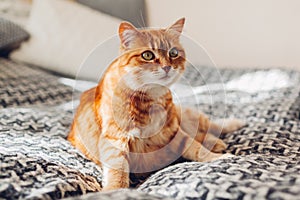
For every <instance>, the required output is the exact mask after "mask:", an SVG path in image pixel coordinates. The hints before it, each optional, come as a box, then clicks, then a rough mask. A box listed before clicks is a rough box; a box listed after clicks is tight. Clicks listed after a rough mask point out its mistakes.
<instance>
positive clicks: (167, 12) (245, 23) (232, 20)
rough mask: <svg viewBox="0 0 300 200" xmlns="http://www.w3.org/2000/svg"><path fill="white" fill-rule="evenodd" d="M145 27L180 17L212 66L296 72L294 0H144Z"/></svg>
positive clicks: (298, 33) (299, 61)
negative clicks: (292, 69)
mask: <svg viewBox="0 0 300 200" xmlns="http://www.w3.org/2000/svg"><path fill="white" fill-rule="evenodd" d="M147 7H148V10H147V11H148V15H149V23H150V26H153V27H165V26H167V25H169V24H170V23H172V22H174V21H175V20H176V19H178V18H180V17H182V16H185V17H186V27H185V33H186V34H187V35H189V36H191V37H192V38H193V39H195V40H196V41H197V42H198V43H200V44H202V45H203V46H204V47H205V48H206V50H207V51H208V53H209V54H210V56H211V57H212V59H213V60H214V61H215V63H216V64H217V66H220V67H223V66H232V67H241V66H242V67H250V66H251V67H271V66H274V67H289V68H291V67H293V68H298V69H299V70H300V1H299V0H248V1H246V0H186V1H183V0H147Z"/></svg>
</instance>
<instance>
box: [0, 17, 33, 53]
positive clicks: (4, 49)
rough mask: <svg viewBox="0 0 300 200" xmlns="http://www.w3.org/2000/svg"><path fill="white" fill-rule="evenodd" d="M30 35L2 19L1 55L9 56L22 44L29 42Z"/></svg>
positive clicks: (0, 27)
mask: <svg viewBox="0 0 300 200" xmlns="http://www.w3.org/2000/svg"><path fill="white" fill-rule="evenodd" d="M28 38H29V34H28V33H27V32H26V31H25V30H24V29H23V28H21V27H20V26H18V25H16V24H14V23H12V22H11V21H9V20H6V19H4V18H0V55H1V56H3V55H7V54H8V53H9V52H10V51H11V50H13V49H15V48H17V47H18V46H19V45H20V44H21V42H23V41H24V40H27V39H28Z"/></svg>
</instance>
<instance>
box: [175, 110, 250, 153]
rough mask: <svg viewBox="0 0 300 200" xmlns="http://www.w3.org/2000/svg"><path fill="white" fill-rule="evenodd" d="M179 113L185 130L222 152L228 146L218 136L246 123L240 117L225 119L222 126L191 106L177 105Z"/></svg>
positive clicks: (208, 146) (181, 124)
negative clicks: (181, 106)
mask: <svg viewBox="0 0 300 200" xmlns="http://www.w3.org/2000/svg"><path fill="white" fill-rule="evenodd" d="M177 113H180V115H179V116H180V127H181V128H182V129H183V131H185V132H186V133H187V134H189V135H190V136H191V137H192V138H194V139H195V140H196V141H198V142H200V143H201V144H203V146H205V147H206V148H207V149H209V150H210V151H212V152H215V153H221V152H223V151H224V150H225V149H226V147H227V145H226V144H225V143H224V142H223V141H222V140H221V139H219V138H218V136H220V135H221V134H226V133H230V132H233V131H235V130H238V129H239V128H241V127H243V126H244V125H245V124H244V123H243V122H242V121H241V120H238V119H225V120H223V124H224V126H221V125H219V124H218V123H215V122H212V121H211V120H209V118H208V117H207V116H206V115H205V114H203V113H199V112H197V111H195V110H193V109H190V108H179V107H177ZM221 122H222V121H221Z"/></svg>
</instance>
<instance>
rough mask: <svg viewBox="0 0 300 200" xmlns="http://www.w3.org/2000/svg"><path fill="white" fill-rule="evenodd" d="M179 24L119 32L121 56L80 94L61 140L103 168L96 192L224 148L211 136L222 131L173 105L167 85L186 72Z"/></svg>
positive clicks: (236, 124) (123, 27)
mask: <svg viewBox="0 0 300 200" xmlns="http://www.w3.org/2000/svg"><path fill="white" fill-rule="evenodd" d="M184 22H185V19H184V18H182V19H179V20H178V21H176V22H175V23H174V24H173V25H171V26H170V27H168V28H166V29H159V30H138V29H136V28H135V27H134V26H133V25H132V24H130V23H128V22H123V23H121V24H120V27H119V36H120V39H121V56H120V57H119V58H117V59H116V60H115V61H113V63H112V64H111V65H110V66H109V68H108V69H107V70H106V72H105V74H104V76H103V77H102V80H100V82H99V84H98V86H97V87H95V88H92V89H90V90H88V91H86V92H84V93H83V94H82V97H81V102H80V105H79V107H78V108H77V113H76V115H75V118H74V121H73V125H72V127H71V131H70V133H69V136H68V140H69V141H70V142H71V143H72V144H73V145H74V146H75V147H77V148H78V149H80V150H81V151H82V152H83V153H84V154H85V155H86V156H87V157H88V158H89V159H91V160H93V161H94V162H96V163H97V164H99V165H100V166H101V167H102V169H103V183H102V185H103V190H112V189H117V188H127V187H129V183H130V180H129V173H130V172H132V173H146V172H150V171H153V170H157V169H159V168H162V167H164V166H166V165H168V164H170V163H172V162H173V161H175V160H176V159H177V158H179V157H180V156H182V157H183V158H186V159H189V160H193V161H199V162H206V161H212V160H215V159H217V158H220V157H221V156H222V155H223V154H221V152H222V151H223V150H225V148H226V145H225V144H224V142H223V141H222V140H220V139H218V138H217V137H216V136H215V135H213V134H211V133H216V134H219V133H227V132H231V131H234V130H236V129H238V128H240V127H241V126H242V124H241V123H240V121H238V120H231V121H228V123H227V125H226V126H225V128H223V129H222V127H220V126H218V125H217V124H215V123H212V122H210V121H209V119H208V118H207V117H206V116H204V115H202V114H199V113H197V112H195V111H193V110H190V109H182V108H179V107H176V105H174V103H173V102H172V95H171V92H170V90H169V89H168V87H169V86H170V85H171V84H172V83H174V82H176V80H177V79H178V78H179V77H180V75H181V74H182V73H183V72H184V69H185V51H184V49H183V47H182V46H181V44H180V41H179V38H180V35H181V32H182V29H183V26H184Z"/></svg>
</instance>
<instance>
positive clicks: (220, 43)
mask: <svg viewBox="0 0 300 200" xmlns="http://www.w3.org/2000/svg"><path fill="white" fill-rule="evenodd" d="M58 1H69V2H73V3H74V4H78V6H79V5H80V6H82V7H90V8H91V10H93V11H97V12H99V13H103V14H105V15H108V16H111V17H113V18H114V23H115V22H117V23H119V22H120V21H122V20H128V21H130V22H132V23H133V24H134V25H136V26H138V27H143V26H150V27H166V26H168V25H170V24H171V23H173V22H174V21H175V20H176V19H178V18H180V17H186V25H185V29H184V34H185V35H187V36H188V37H190V38H191V39H192V40H194V41H195V42H196V43H198V44H200V45H202V47H203V48H204V49H205V50H206V51H207V53H208V54H209V56H210V57H211V59H212V60H213V61H214V62H215V64H216V65H217V67H227V68H269V67H274V68H275V67H279V68H290V69H296V70H300V12H299V10H300V1H298V0H289V1H286V0H251V1H240V0H226V1H221V0H188V1H180V0H163V1H161V0H145V1H144V0H114V1H109V0H77V1H76V0H72V1H71V0H54V1H51V2H52V3H49V2H50V1H49V0H33V1H32V0H0V14H1V16H2V17H4V18H8V19H9V20H12V21H14V22H15V23H18V24H19V25H21V26H22V27H24V28H25V29H27V31H28V32H29V33H30V35H31V38H33V39H31V40H33V41H34V39H35V38H38V37H36V34H37V31H36V30H37V29H38V28H36V27H37V23H36V22H37V19H36V18H41V19H39V20H40V23H45V22H43V21H42V19H43V17H42V16H38V14H36V13H38V12H37V11H36V10H38V9H43V13H44V14H45V15H49V16H50V14H47V12H48V11H49V12H53V8H54V7H55V6H56V7H55V8H56V9H57V10H59V9H58V6H57V5H54V4H57V3H54V2H58ZM37 2H48V4H49V5H48V7H49V9H47V7H46V6H44V7H43V6H41V3H40V5H39V6H35V7H36V9H35V11H36V12H35V15H34V17H32V18H35V19H30V17H29V16H30V12H31V9H32V7H34V6H33V4H37ZM50 4H51V5H50ZM52 4H53V5H52ZM39 7H41V8H39ZM60 7H63V5H60ZM50 8H51V9H50ZM67 10H68V9H64V8H61V11H60V12H57V14H55V12H53V13H54V14H53V13H52V17H49V16H48V18H47V19H48V21H47V23H49V26H51V24H52V22H51V21H49V19H50V18H55V17H57V19H56V22H55V23H56V24H57V21H58V22H61V23H65V25H66V27H64V29H63V31H66V30H67V29H68V23H69V22H70V24H71V22H73V23H75V22H74V20H77V19H76V17H77V16H76V15H77V13H76V14H75V13H72V14H71V15H69V18H68V19H67V20H66V19H60V17H61V16H60V15H62V14H61V13H64V12H67ZM78 12H79V10H78ZM78 15H80V14H79V13H78ZM62 16H63V17H64V18H65V17H66V16H67V15H66V14H65V15H62ZM70 16H71V17H70ZM44 18H45V17H44ZM115 19H117V21H116V20H115ZM30 20H31V23H29V24H31V25H29V26H28V21H30ZM105 20H107V19H106V18H105ZM32 21H33V22H32ZM107 22H108V21H107ZM89 23H91V22H89ZM114 23H111V22H108V24H109V25H111V26H112V27H111V29H110V28H109V25H103V26H102V27H101V26H96V25H95V26H94V27H93V28H94V30H96V29H99V30H105V31H106V32H107V34H104V36H105V37H104V36H103V38H99V40H97V42H98V41H104V40H105V39H107V37H108V36H109V35H113V34H116V32H117V25H116V24H117V23H115V24H114ZM53 24H54V22H53ZM82 24H85V23H78V24H77V25H76V26H77V27H78V29H80V26H81V25H82ZM33 25H34V26H33ZM33 27H34V28H33ZM106 27H108V28H106ZM43 29H47V27H46V28H45V27H43V28H40V30H43ZM92 30H93V29H92ZM73 32H77V31H74V30H73ZM90 32H91V31H90ZM92 32H93V31H92ZM39 33H41V31H40V32H39ZM45 35H46V34H44V36H45ZM59 35H60V31H57V30H56V35H55V36H49V35H48V37H49V38H50V39H49V43H50V41H51V38H55V37H59ZM82 35H83V34H82ZM40 38H41V37H40ZM85 40H88V38H82V41H81V42H85ZM76 41H78V39H77V40H76ZM97 42H95V41H90V46H89V48H86V52H89V51H90V50H91V49H92V48H91V47H92V44H93V45H94V46H95V45H96V44H97ZM53 43H55V42H53ZM57 43H59V42H57ZM86 43H88V41H87V42H86ZM74 45H75V44H74ZM25 46H26V45H25ZM81 46H82V45H81ZM75 47H77V46H75ZM73 49H74V48H73ZM21 51H23V53H24V52H26V53H27V54H28V52H30V51H29V50H28V49H26V51H25V50H24V49H23V50H22V49H21ZM86 52H84V53H82V52H81V53H80V54H84V56H86V55H85V54H87V53H86ZM78 54H79V53H78ZM73 57H78V56H73ZM12 58H13V59H16V60H21V61H25V62H28V59H27V60H26V59H25V58H24V56H23V57H22V56H20V53H14V54H13V56H12ZM80 59H81V60H82V58H80ZM32 60H33V59H31V60H30V62H31V61H32ZM81 60H78V61H77V63H76V64H77V65H79V64H78V63H80V61H81ZM47 63H48V62H47ZM33 64H36V65H39V66H41V65H42V63H40V62H37V63H35V62H33ZM55 64H56V65H57V63H55ZM58 71H59V70H58ZM62 73H65V74H68V73H69V74H70V73H71V74H72V73H73V74H74V72H69V71H66V72H65V71H62Z"/></svg>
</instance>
